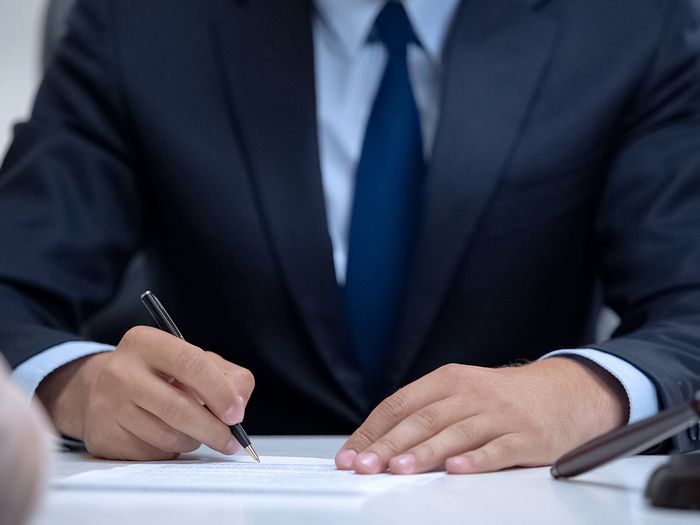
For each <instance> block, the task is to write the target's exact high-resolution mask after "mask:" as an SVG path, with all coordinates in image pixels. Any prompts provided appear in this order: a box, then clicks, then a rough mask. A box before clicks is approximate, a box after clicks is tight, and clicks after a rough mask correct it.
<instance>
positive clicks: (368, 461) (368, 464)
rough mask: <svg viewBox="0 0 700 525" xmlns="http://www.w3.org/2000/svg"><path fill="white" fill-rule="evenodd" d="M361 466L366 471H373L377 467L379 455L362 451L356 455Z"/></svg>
mask: <svg viewBox="0 0 700 525" xmlns="http://www.w3.org/2000/svg"><path fill="white" fill-rule="evenodd" d="M355 463H359V464H360V465H361V466H362V467H364V468H365V469H366V470H368V471H374V470H378V469H379V456H378V455H377V454H375V453H374V452H363V453H362V454H360V455H359V456H357V461H356V462H355Z"/></svg>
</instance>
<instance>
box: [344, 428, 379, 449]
mask: <svg viewBox="0 0 700 525" xmlns="http://www.w3.org/2000/svg"><path fill="white" fill-rule="evenodd" d="M374 439H375V438H374V434H373V433H372V432H371V427H370V428H369V429H368V428H367V427H365V426H363V427H360V428H358V429H357V430H356V431H355V433H354V434H353V435H352V439H351V440H350V441H351V442H352V445H351V448H355V449H359V450H363V449H365V448H367V447H368V446H370V445H371V444H372V443H374Z"/></svg>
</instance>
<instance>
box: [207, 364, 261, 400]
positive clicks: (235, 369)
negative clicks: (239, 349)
mask: <svg viewBox="0 0 700 525" xmlns="http://www.w3.org/2000/svg"><path fill="white" fill-rule="evenodd" d="M207 354H209V355H210V356H211V358H212V359H213V360H214V364H216V365H217V366H218V367H219V369H220V370H221V372H222V373H223V374H224V377H225V378H226V379H227V380H228V381H230V382H231V384H232V385H234V386H235V387H236V390H237V391H238V394H239V395H240V397H241V398H243V401H244V403H245V404H247V403H248V401H249V400H250V396H251V395H252V393H253V390H254V389H255V377H254V376H253V374H252V373H251V372H250V370H248V369H247V368H243V367H242V366H238V365H236V364H234V363H231V362H230V361H227V360H226V359H224V358H223V357H221V356H220V355H219V354H216V353H214V352H207Z"/></svg>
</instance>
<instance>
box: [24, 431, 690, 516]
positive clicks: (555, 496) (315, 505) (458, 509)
mask: <svg viewBox="0 0 700 525" xmlns="http://www.w3.org/2000/svg"><path fill="white" fill-rule="evenodd" d="M343 441H344V439H343V438H342V437H321V436H319V437H257V438H254V439H253V442H254V443H255V445H256V448H257V450H258V452H259V453H260V454H261V455H268V456H309V457H326V458H332V457H333V456H334V455H335V452H336V451H337V449H338V447H339V446H340V445H341V444H342V443H343ZM202 453H207V452H206V451H204V452H202ZM666 459H667V458H665V457H661V456H641V457H634V458H629V459H623V460H620V461H618V462H616V463H614V464H612V465H609V466H607V467H603V468H601V469H598V470H597V471H594V472H591V473H589V474H587V475H584V476H581V477H580V478H578V479H576V480H574V481H555V480H553V479H551V477H550V476H549V470H548V469H547V468H538V469H522V470H513V471H508V472H499V473H494V474H481V475H472V476H445V477H440V478H438V479H436V480H434V481H431V482H429V483H428V484H425V485H419V486H416V487H413V488H409V489H405V490H399V491H394V492H389V493H385V494H381V495H379V496H376V497H373V498H372V499H369V500H366V499H364V500H363V499H359V498H357V499H353V498H344V497H343V498H341V497H337V496H332V497H331V496H328V497H325V496H291V495H280V496H277V495H275V496H274V504H271V503H270V497H271V496H270V495H260V496H257V495H251V494H245V495H244V494H229V493H212V494H207V493H193V494H184V495H183V494H182V493H169V492H160V491H148V492H133V493H132V492H123V491H117V492H111V491H97V490H89V491H82V490H65V489H64V490H57V489H50V490H49V491H48V494H47V495H46V497H45V498H44V503H43V505H42V508H41V509H40V511H39V512H38V514H37V515H36V517H35V520H34V521H33V522H32V525H82V524H86V525H88V524H89V525H93V524H94V525H139V524H144V525H145V524H148V525H159V524H167V525H185V524H188V525H189V524H197V525H199V524H206V525H215V524H219V523H226V524H239V523H244V524H251V525H252V524H274V525H277V524H282V523H294V524H296V523H298V524H303V525H309V524H324V525H325V524H331V525H335V524H345V523H347V524H350V523H352V524H356V523H363V524H364V523H376V524H384V523H401V524H402V525H410V524H413V523H416V524H428V525H436V524H438V523H460V524H461V523H464V524H470V525H471V524H477V523H488V524H500V523H503V524H508V525H512V524H522V523H525V524H527V523H536V524H538V525H546V524H549V523H551V524H557V525H562V524H566V525H576V524H583V523H585V524H588V523H590V524H596V525H599V524H607V523H612V524H615V525H627V524H654V525H665V524H668V525H675V524H678V525H682V524H687V525H690V524H693V525H700V512H683V511H673V510H659V509H655V508H652V507H650V506H649V505H648V503H647V502H646V501H645V500H644V497H643V488H644V485H645V483H646V480H647V477H648V476H649V474H650V473H651V472H652V471H653V469H654V468H655V467H656V466H657V465H659V464H661V463H662V462H664V461H665V460H666ZM119 465H123V463H118V462H108V461H99V460H95V459H92V458H89V457H88V456H87V455H85V454H79V453H59V454H57V457H56V460H55V464H54V467H53V476H57V477H62V476H68V475H71V474H76V473H79V472H84V471H87V470H92V469H97V468H110V467H113V466H119Z"/></svg>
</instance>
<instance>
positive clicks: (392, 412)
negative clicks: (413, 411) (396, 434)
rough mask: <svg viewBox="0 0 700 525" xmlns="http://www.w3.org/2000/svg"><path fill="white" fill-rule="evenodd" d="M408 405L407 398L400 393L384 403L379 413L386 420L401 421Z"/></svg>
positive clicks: (380, 406) (388, 398)
mask: <svg viewBox="0 0 700 525" xmlns="http://www.w3.org/2000/svg"><path fill="white" fill-rule="evenodd" d="M406 404H407V401H406V396H405V395H404V394H403V393H402V392H400V391H399V392H396V393H395V394H393V395H391V396H389V397H387V398H386V399H385V400H384V401H382V402H381V404H380V405H379V410H378V412H379V413H380V414H381V415H383V416H384V417H385V418H386V419H390V420H397V419H401V418H402V416H403V414H404V411H405V410H406Z"/></svg>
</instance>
